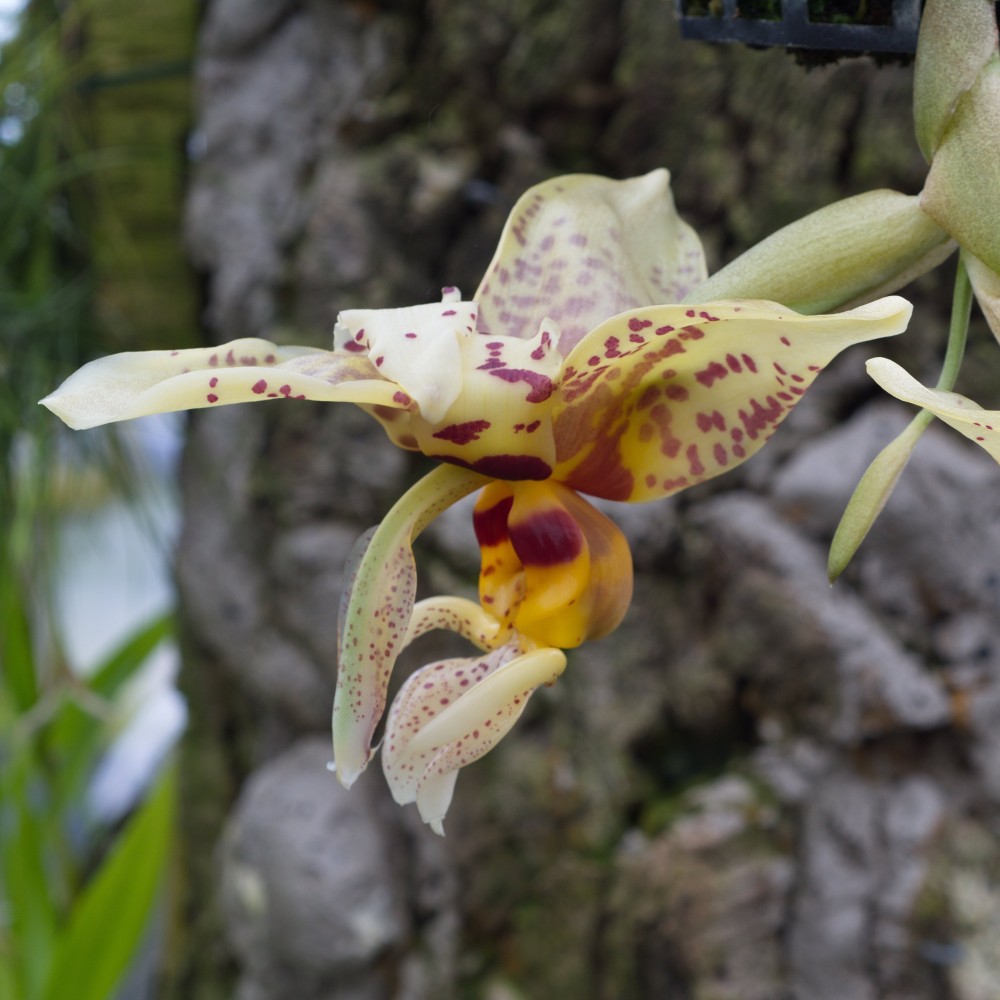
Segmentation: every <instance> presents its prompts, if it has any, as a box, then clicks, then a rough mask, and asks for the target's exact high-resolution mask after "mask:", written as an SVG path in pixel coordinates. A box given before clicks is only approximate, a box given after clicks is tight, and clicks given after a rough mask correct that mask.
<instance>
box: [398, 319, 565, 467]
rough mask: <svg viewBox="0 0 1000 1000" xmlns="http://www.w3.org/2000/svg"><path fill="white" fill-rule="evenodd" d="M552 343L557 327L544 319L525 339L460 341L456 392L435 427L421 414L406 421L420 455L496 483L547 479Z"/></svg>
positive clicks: (558, 362)
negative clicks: (498, 481) (459, 386)
mask: <svg viewBox="0 0 1000 1000" xmlns="http://www.w3.org/2000/svg"><path fill="white" fill-rule="evenodd" d="M558 339H559V332H558V328H557V327H556V326H555V325H554V324H553V323H552V322H551V321H549V320H545V321H543V322H542V324H541V325H540V327H539V328H538V330H537V331H536V333H535V336H534V337H532V338H531V339H527V340H518V339H516V338H514V337H488V336H485V335H483V334H478V335H476V336H473V337H468V338H466V339H465V340H463V342H462V367H461V376H460V377H461V392H460V393H459V394H458V396H457V397H456V399H455V401H454V403H453V404H452V405H451V406H450V407H449V408H448V410H447V412H446V413H444V414H443V415H442V416H441V418H440V419H439V420H437V421H430V420H427V419H426V418H425V415H424V413H423V411H422V410H421V411H420V412H419V413H412V414H409V415H408V416H407V418H406V420H405V426H406V427H407V429H408V431H409V432H410V433H411V434H412V435H413V436H414V439H415V441H416V443H417V445H418V447H419V448H420V450H421V451H422V452H423V453H424V454H425V455H428V456H429V457H431V458H438V459H441V460H442V461H446V462H453V463H454V464H456V465H461V466H464V467H465V468H469V469H473V470H475V471H476V472H480V473H482V474H483V475H485V476H490V477H494V478H497V479H547V478H548V477H549V476H550V475H552V467H553V465H554V464H555V444H554V442H553V439H552V420H551V417H550V413H551V408H552V396H553V392H554V391H555V386H556V382H557V381H558V378H559V372H560V370H561V368H562V357H561V356H560V354H559V351H558V349H557V347H556V344H557V342H558Z"/></svg>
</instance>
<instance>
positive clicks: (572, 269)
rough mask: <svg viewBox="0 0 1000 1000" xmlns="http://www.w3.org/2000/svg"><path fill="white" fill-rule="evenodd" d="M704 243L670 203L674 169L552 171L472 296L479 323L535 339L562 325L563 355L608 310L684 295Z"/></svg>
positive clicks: (523, 202)
mask: <svg viewBox="0 0 1000 1000" xmlns="http://www.w3.org/2000/svg"><path fill="white" fill-rule="evenodd" d="M705 275H706V270H705V256H704V253H703V251H702V247H701V243H700V241H699V240H698V237H697V235H696V234H695V232H694V230H692V229H691V227H690V226H688V225H687V224H686V223H685V222H683V221H682V220H681V218H680V216H679V215H678V214H677V210H676V208H675V207H674V200H673V195H672V194H671V192H670V175H669V173H668V172H667V171H666V170H654V171H653V172H652V173H650V174H646V176H644V177H636V178H633V179H631V180H626V181H613V180H609V179H607V178H605V177H596V176H592V175H589V174H575V175H570V176H566V177H556V178H554V179H552V180H549V181H545V182H544V183H542V184H538V185H536V186H535V187H533V188H531V189H530V190H529V191H527V192H526V193H525V194H524V195H522V196H521V198H519V199H518V201H517V204H516V205H515V206H514V209H513V211H512V212H511V214H510V218H509V219H508V220H507V225H506V226H505V227H504V231H503V234H502V235H501V237H500V245H499V247H498V248H497V252H496V255H495V256H494V258H493V261H492V263H491V264H490V266H489V268H488V269H487V271H486V275H485V277H484V278H483V281H482V284H481V285H480V286H479V290H478V291H477V292H476V294H475V296H474V298H475V299H476V301H477V302H479V305H480V312H479V329H480V330H481V331H483V332H485V333H488V334H489V335H490V336H508V337H525V338H527V337H532V336H534V334H535V331H536V330H537V329H538V326H539V324H540V323H541V321H542V319H543V318H544V317H546V316H548V317H550V318H551V319H552V320H554V321H555V323H557V324H558V325H559V327H560V329H561V333H562V339H561V342H560V348H561V350H562V352H563V354H566V353H568V352H569V350H570V349H572V347H573V346H574V345H575V344H576V343H577V342H578V341H580V340H581V339H582V338H583V336H584V335H585V334H586V333H587V332H588V331H589V330H592V329H593V328H594V327H595V326H597V324H598V323H601V322H603V321H604V320H606V319H607V318H608V317H609V316H614V315H615V314H617V313H620V312H623V311H625V310H627V309H634V308H636V307H637V306H645V305H652V304H653V303H656V302H679V301H681V300H682V299H683V298H684V296H685V295H686V294H687V293H688V292H689V291H690V290H691V289H692V288H694V286H695V285H697V284H698V283H699V282H700V281H703V280H704V278H705Z"/></svg>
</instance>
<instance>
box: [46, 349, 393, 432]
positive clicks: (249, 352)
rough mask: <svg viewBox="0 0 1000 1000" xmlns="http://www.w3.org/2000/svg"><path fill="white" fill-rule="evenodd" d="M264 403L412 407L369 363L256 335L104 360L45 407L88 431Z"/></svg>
mask: <svg viewBox="0 0 1000 1000" xmlns="http://www.w3.org/2000/svg"><path fill="white" fill-rule="evenodd" d="M265 399H315V400H323V401H325V402H351V403H371V404H378V405H381V406H385V407H390V408H401V407H407V406H410V405H412V404H411V401H410V400H409V398H408V397H406V396H405V395H404V394H403V393H401V392H400V390H399V386H397V385H394V384H393V383H391V382H388V381H386V380H385V379H384V378H383V377H382V376H381V375H379V373H378V371H377V370H376V369H375V368H373V367H372V366H371V364H370V363H369V362H368V360H367V359H366V358H360V357H359V358H355V357H351V356H350V355H346V354H342V353H340V352H336V351H317V350H316V349H315V348H309V347H278V346H277V345H275V344H272V343H271V342H270V341H267V340H257V339H252V338H246V339H243V340H234V341H232V342H230V343H228V344H223V345H221V346H220V347H205V348H194V349H190V350H182V351H136V352H128V353H125V354H114V355H111V356H110V357H107V358H99V359H98V360H97V361H91V362H90V364H88V365H84V366H83V368H81V369H80V370H79V371H77V372H75V373H74V374H73V375H71V376H70V377H69V378H68V379H67V380H66V381H65V382H64V383H63V384H62V385H61V386H60V387H59V388H58V389H56V391H55V392H53V393H52V394H51V395H49V396H46V397H45V399H43V400H42V401H41V402H42V405H43V406H47V407H48V408H49V409H50V410H52V412H53V413H55V414H56V416H58V417H60V418H61V419H62V420H64V421H65V422H66V423H67V424H68V425H69V426H70V427H72V428H74V429H75V430H82V429H85V428H88V427H97V426H98V425H100V424H107V423H112V422H114V421H116V420H129V419H131V418H133V417H142V416H146V415H148V414H150V413H169V412H172V411H175V410H194V409H200V408H202V407H212V406H223V405H225V404H227V403H252V402H258V401H260V400H265Z"/></svg>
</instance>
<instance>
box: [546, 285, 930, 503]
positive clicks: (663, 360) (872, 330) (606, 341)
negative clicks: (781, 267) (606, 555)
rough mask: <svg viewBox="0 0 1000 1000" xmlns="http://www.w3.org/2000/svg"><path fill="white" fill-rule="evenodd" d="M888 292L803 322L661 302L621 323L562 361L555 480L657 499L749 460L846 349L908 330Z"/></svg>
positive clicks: (777, 309)
mask: <svg viewBox="0 0 1000 1000" xmlns="http://www.w3.org/2000/svg"><path fill="white" fill-rule="evenodd" d="M911 311H912V307H911V306H910V304H909V303H908V302H906V301H905V300H904V299H901V298H898V297H895V296H891V297H889V298H885V299H880V300H878V301H877V302H873V303H870V304H869V305H866V306H861V307H860V308H858V309H853V310H851V311H850V312H845V313H837V314H835V315H828V316H802V315H799V314H798V313H795V312H793V311H791V310H790V309H786V308H784V307H782V306H779V305H777V304H775V303H771V302H750V301H746V302H722V303H715V304H709V305H704V306H697V307H694V308H689V307H685V306H659V307H654V308H647V309H638V310H635V311H634V312H632V313H629V314H626V315H623V316H617V317H615V318H614V319H612V320H609V321H608V322H607V323H604V324H602V325H601V326H600V327H598V328H597V329H596V330H594V331H593V332H592V333H590V334H589V335H588V336H587V337H586V338H585V339H584V340H583V341H582V342H581V343H580V344H579V345H577V347H576V348H575V350H574V351H573V353H572V354H571V355H570V356H569V357H568V358H567V359H566V364H565V367H564V370H563V379H562V382H561V384H560V387H559V390H558V393H559V400H558V402H557V403H556V405H555V410H554V421H555V437H556V451H557V464H556V469H555V472H554V476H555V478H557V479H558V480H560V481H561V482H564V483H566V484H567V485H568V486H571V487H573V488H574V489H578V490H580V491H582V492H584V493H591V494H593V495H595V496H600V497H606V498H608V499H611V500H651V499H654V498H656V497H663V496H668V495H669V494H671V493H674V492H676V491H677V490H681V489H684V488H686V487H688V486H692V485H694V484H695V483H700V482H702V481H703V480H705V479H710V478H711V477H713V476H716V475H719V474H720V473H722V472H724V471H726V470H727V469H731V468H733V467H734V466H735V465H738V464H739V463H740V462H742V461H744V460H745V459H746V458H749V457H750V455H752V454H753V453H754V452H756V451H757V450H758V449H759V448H760V447H761V446H762V445H763V444H764V442H765V441H766V440H767V439H768V438H769V437H770V435H771V434H772V432H773V431H774V429H775V427H777V426H778V424H780V423H781V421H782V420H784V418H785V417H786V416H787V415H788V414H789V413H790V412H791V410H792V409H793V408H794V407H795V405H796V403H797V402H798V400H799V398H800V397H801V396H802V394H803V393H804V392H805V390H806V389H807V388H808V387H809V385H810V384H811V383H812V381H813V379H814V378H815V377H816V375H817V373H818V372H820V371H821V370H822V368H823V366H824V365H826V364H827V363H828V362H829V361H830V360H831V359H832V358H833V357H834V356H835V355H836V354H837V353H838V352H839V351H841V350H843V349H844V348H845V347H848V346H850V345H851V344H856V343H860V342H862V341H865V340H871V339H873V338H876V337H886V336H890V335H892V334H896V333H899V332H901V331H902V330H903V329H905V327H906V324H907V321H908V320H909V317H910V313H911Z"/></svg>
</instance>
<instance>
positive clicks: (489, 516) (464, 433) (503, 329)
mask: <svg viewBox="0 0 1000 1000" xmlns="http://www.w3.org/2000/svg"><path fill="white" fill-rule="evenodd" d="M705 273H706V272H705V261H704V254H703V253H702V250H701V245H700V243H699V242H698V238H697V236H696V235H695V234H694V231H693V230H692V229H691V228H690V227H689V226H687V225H686V224H685V223H684V222H683V221H682V220H681V219H680V217H679V216H678V215H677V212H676V210H675V208H674V203H673V199H672V196H671V194H670V189H669V175H668V174H667V172H666V171H664V170H658V171H653V172H652V173H650V174H647V175H646V176H645V177H640V178H635V179H633V180H629V181H609V180H606V179H604V178H599V177H593V176H589V175H577V176H570V177H561V178H555V179H553V180H551V181H547V182H545V183H543V184H540V185H538V186H537V187H535V188H532V189H531V190H530V191H528V192H527V193H526V194H525V195H523V196H522V197H521V198H520V199H519V200H518V202H517V204H516V205H515V207H514V209H513V211H512V213H511V216H510V219H509V220H508V222H507V225H506V227H505V229H504V231H503V234H502V236H501V239H500V244H499V247H498V249H497V252H496V255H495V256H494V258H493V261H492V263H491V264H490V266H489V268H488V270H487V273H486V276H485V277H484V279H483V282H482V284H481V285H480V287H479V290H478V291H477V292H476V294H475V296H474V297H473V298H472V299H471V300H463V299H462V298H461V296H460V294H459V293H458V291H457V289H455V288H451V287H449V288H445V289H444V291H443V296H442V300H441V301H440V302H436V303H427V304H423V305H417V306H410V307H406V308H403V309H351V310H346V311H344V312H342V313H341V314H340V316H339V318H338V321H337V325H336V328H335V330H334V348H333V350H332V351H322V350H315V349H311V348H303V347H281V346H278V345H275V344H272V343H269V342H268V341H265V340H257V339H245V340H240V341H235V342H233V343H232V344H226V345H223V346H221V347H217V348H205V349H200V350H193V351H161V352H150V353H147V354H124V355H117V356H115V357H111V358H104V359H101V360H99V361H95V362H92V363H91V364H90V365H88V366H86V367H84V368H83V369H81V370H80V371H79V372H77V373H76V374H75V375H73V376H72V377H71V378H70V379H68V380H67V381H66V383H64V385H63V386H62V387H60V389H58V390H57V391H56V392H54V393H53V394H52V395H51V396H49V397H47V398H46V399H45V400H43V403H44V404H45V405H46V406H48V407H50V408H51V409H52V410H53V411H54V412H55V413H57V414H58V415H59V416H61V417H62V418H63V419H64V420H65V421H66V422H67V423H68V424H70V426H73V427H91V426H95V425H97V424H100V423H106V422H109V421H113V420H123V419H129V418H131V417H135V416H141V415H143V414H146V413H153V412H157V411H164V410H180V409H196V408H212V407H215V406H219V405H224V404H227V403H235V402H255V401H260V400H264V399H280V398H294V399H314V400H323V401H343V402H353V403H355V404H357V405H359V406H361V407H362V408H363V409H365V410H366V411H367V412H368V413H370V414H371V415H372V416H373V417H374V418H375V419H376V420H378V421H379V422H380V423H381V424H382V426H383V427H384V428H385V430H386V432H387V434H388V435H389V437H390V439H391V440H392V441H393V442H394V443H395V444H397V445H398V446H399V447H402V448H405V449H409V450H417V451H421V452H423V453H424V454H426V455H428V456H429V457H432V458H435V459H438V460H440V461H441V462H442V463H443V464H441V465H439V466H438V467H437V468H436V469H435V470H434V471H432V472H431V473H429V474H428V475H427V476H425V477H424V479H423V480H421V481H420V482H419V483H417V484H416V485H415V486H413V487H412V488H411V489H410V490H408V491H407V493H406V494H405V495H404V496H403V497H402V498H401V499H400V500H399V501H398V502H397V503H396V504H395V505H394V506H393V508H392V510H390V511H389V513H388V514H387V515H386V517H385V519H384V520H383V521H382V523H381V525H380V526H379V527H378V528H377V529H374V530H373V531H372V532H369V533H368V534H367V535H366V536H365V537H364V538H363V539H362V541H361V542H360V543H359V545H358V546H357V548H356V550H355V553H354V554H353V555H352V558H351V561H350V565H349V567H348V572H347V574H346V576H347V582H346V585H345V587H344V593H343V600H342V605H341V613H340V628H339V647H338V649H339V667H338V677H337V692H336V697H335V702H334V710H333V739H334V756H335V761H336V771H337V775H338V777H339V779H340V780H341V781H342V782H343V783H344V784H345V785H347V786H350V785H351V784H352V783H353V782H354V781H355V780H356V779H357V777H358V776H359V775H360V774H361V772H362V771H363V770H364V769H365V767H366V766H367V764H368V763H369V761H370V759H371V757H372V755H373V753H374V749H375V748H374V746H373V742H374V740H375V734H376V731H377V728H378V726H379V724H380V721H381V720H382V717H383V715H384V714H385V710H386V702H387V693H388V689H389V682H390V678H391V674H392V670H393V667H394V665H395V662H396V659H397V657H398V656H399V654H400V652H401V651H402V650H403V649H404V648H405V647H406V646H407V645H408V644H409V643H410V642H412V641H413V640H414V639H415V638H417V637H418V636H420V635H422V634H424V633H425V632H427V631H429V630H430V629H433V628H444V629H448V630H450V631H453V632H455V633H457V634H458V635H460V636H462V637H463V638H465V639H467V640H469V641H470V642H471V643H472V644H473V645H474V646H475V647H476V648H477V649H478V651H479V652H478V653H477V655H476V656H473V657H468V658H463V659H453V660H446V661H440V662H438V663H433V664H429V665H427V666H425V667H423V668H421V669H420V670H418V671H416V672H415V673H414V674H413V676H412V677H411V678H410V679H409V680H408V681H407V682H406V683H405V684H404V686H403V688H402V690H401V691H400V693H399V695H398V696H397V698H396V701H395V703H394V705H393V707H392V708H391V709H390V711H389V714H388V719H387V722H386V728H385V735H384V738H383V740H382V746H383V748H384V749H383V765H384V770H385V772H386V776H387V779H388V781H389V785H390V788H391V790H392V792H393V795H394V796H395V798H396V800H397V801H398V802H400V803H405V802H415V803H416V805H417V807H418V809H419V811H420V814H421V816H422V817H423V818H424V820H425V821H426V822H428V823H429V824H430V825H431V826H432V827H433V828H434V829H435V830H437V831H438V832H441V830H442V821H443V818H444V815H445V813H446V811H447V809H448V805H449V803H450V801H451V797H452V792H453V790H454V786H455V779H456V776H457V772H458V770H459V769H460V768H462V767H464V766H466V765H467V764H469V763H471V762H472V761H474V760H476V759H478V758H479V757H481V756H482V755H483V754H485V753H486V752H488V751H489V750H490V749H491V748H492V747H493V746H495V745H496V743H497V741H498V740H499V739H500V738H501V737H502V736H503V735H504V734H505V733H506V732H507V731H508V730H509V729H510V728H511V726H513V724H514V723H515V722H516V720H517V718H518V717H519V716H520V714H521V712H522V711H523V710H524V706H525V705H526V704H527V701H528V699H529V698H530V697H531V695H532V693H533V692H534V691H535V690H537V688H538V687H540V686H543V685H545V684H551V683H552V682H553V681H554V680H555V679H556V678H557V677H558V676H559V674H560V673H561V672H562V671H563V669H564V667H565V664H566V659H565V655H564V653H563V652H562V650H563V649H566V648H570V647H573V646H576V645H579V644H580V643H582V642H584V641H586V640H587V639H588V638H594V637H599V636H602V635H606V634H607V633H608V632H610V631H611V630H613V629H614V628H615V627H616V626H617V625H618V623H619V622H620V621H621V618H622V616H623V615H624V614H625V611H626V609H627V607H628V604H629V601H630V597H631V590H632V565H631V556H630V553H629V550H628V545H627V543H626V541H625V539H624V537H623V536H622V534H621V532H620V531H619V530H618V528H617V527H615V525H614V524H613V523H612V522H611V521H610V520H609V519H608V518H607V517H605V516H604V515H603V514H602V513H600V512H598V511H597V510H596V509H595V508H594V507H593V506H592V505H591V504H590V503H589V502H588V501H587V500H585V499H584V498H583V497H582V496H580V495H579V494H580V493H586V494H591V495H594V496H598V497H603V498H607V499H613V500H625V501H642V500H651V499H656V498H659V497H665V496H669V495H670V494H672V493H675V492H676V491H678V490H681V489H685V488H687V487H688V486H691V485H694V484H695V483H698V482H702V481H704V480H705V479H708V478H710V477H712V476H716V475H719V474H721V473H722V472H725V471H727V470H728V469H731V468H733V467H735V466H736V465H738V464H740V463H741V462H743V461H744V460H746V459H747V458H749V457H750V456H751V455H752V454H753V453H754V452H755V451H757V450H758V449H759V448H760V447H762V446H763V444H764V442H765V441H766V440H767V439H768V437H769V436H770V435H771V433H773V431H774V430H775V428H776V427H777V426H778V425H779V424H780V423H781V421H782V420H784V418H785V417H786V416H787V415H788V414H789V413H790V412H791V411H792V409H793V408H794V407H795V405H796V404H797V402H798V400H799V399H800V398H801V396H802V394H803V393H804V392H805V390H806V389H807V388H808V386H809V385H810V384H811V383H812V381H813V379H814V378H815V377H816V376H817V374H818V373H819V372H820V371H822V369H823V367H824V366H825V365H826V364H827V363H828V362H829V361H830V359H831V358H833V357H834V355H836V354H837V353H838V352H839V351H841V350H842V349H844V348H845V347H847V346H849V345H851V344H854V343H859V342H861V341H865V340H869V339H872V338H875V337H884V336H891V335H893V334H895V333H899V332H901V331H902V330H903V329H904V328H905V326H906V323H907V321H908V320H909V316H910V312H911V307H910V306H909V304H908V303H907V302H905V301H904V300H903V299H900V298H895V297H890V298H885V299H880V300H879V301H877V302H873V303H870V304H869V305H865V306H862V307H860V308H857V309H853V310H851V311H849V312H843V313H837V314H833V315H824V316H804V315H800V314H799V313H796V312H794V311H792V310H790V309H788V308H786V307H783V306H781V305H778V304H776V303H773V302H760V301H724V302H711V303H700V304H698V305H697V306H691V305H678V304H677V303H678V302H679V301H680V300H682V299H683V298H684V297H685V296H686V295H687V294H688V293H689V292H691V290H692V289H693V288H695V287H696V286H697V285H698V283H699V282H701V281H702V280H703V279H704V278H705ZM476 490H482V494H481V496H480V499H479V501H478V503H477V507H476V529H477V534H478V541H479V544H480V550H481V559H482V562H481V572H480V581H479V602H478V603H476V602H474V601H471V600H469V599H468V598H463V597H438V598H431V599H428V600H425V601H420V602H417V601H416V591H417V574H416V563H415V559H414V555H413V544H414V540H415V539H416V538H417V536H418V535H419V533H420V532H421V531H422V530H423V528H424V527H426V525H427V524H428V523H429V522H430V521H431V520H433V519H434V518H435V517H437V516H438V515H439V514H440V513H441V512H442V511H443V510H445V509H446V508H447V507H448V506H450V505H451V504H453V503H455V502H456V501H457V500H459V499H461V498H462V497H464V496H467V495H468V494H470V493H472V492H474V491H476Z"/></svg>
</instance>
